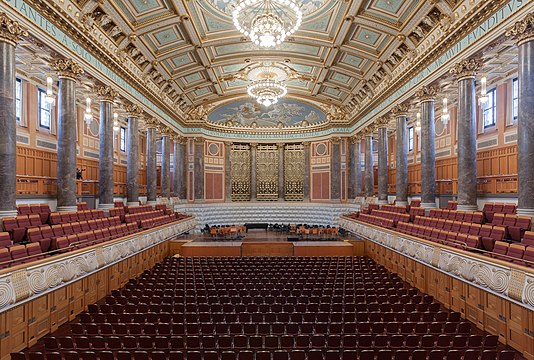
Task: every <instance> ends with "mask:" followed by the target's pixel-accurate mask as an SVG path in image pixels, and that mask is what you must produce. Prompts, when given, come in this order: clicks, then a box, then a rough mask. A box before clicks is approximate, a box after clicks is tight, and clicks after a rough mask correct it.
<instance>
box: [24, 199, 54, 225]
mask: <svg viewBox="0 0 534 360" xmlns="http://www.w3.org/2000/svg"><path fill="white" fill-rule="evenodd" d="M17 215H39V217H40V218H41V222H42V223H43V224H45V223H46V222H47V221H48V216H49V215H50V206H48V204H20V205H17Z"/></svg>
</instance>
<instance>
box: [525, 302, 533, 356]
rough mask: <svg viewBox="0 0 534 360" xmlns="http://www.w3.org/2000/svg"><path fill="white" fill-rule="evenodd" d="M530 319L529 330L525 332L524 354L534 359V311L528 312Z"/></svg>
mask: <svg viewBox="0 0 534 360" xmlns="http://www.w3.org/2000/svg"><path fill="white" fill-rule="evenodd" d="M527 315H528V318H529V321H528V331H527V332H526V333H525V338H526V346H525V351H524V352H523V355H524V356H525V357H526V358H527V359H534V311H528V312H527Z"/></svg>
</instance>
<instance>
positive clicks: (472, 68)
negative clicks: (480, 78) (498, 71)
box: [449, 59, 483, 81]
mask: <svg viewBox="0 0 534 360" xmlns="http://www.w3.org/2000/svg"><path fill="white" fill-rule="evenodd" d="M482 65H483V64H482V61H481V60H479V59H465V60H462V61H460V62H459V63H457V64H455V65H454V66H453V67H452V68H451V69H450V70H449V73H451V74H453V75H454V76H456V79H457V80H458V81H460V80H462V79H465V78H474V77H475V76H476V74H477V71H478V70H479V69H480V68H481V67H482Z"/></svg>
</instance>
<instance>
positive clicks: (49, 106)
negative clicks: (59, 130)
mask: <svg viewBox="0 0 534 360" xmlns="http://www.w3.org/2000/svg"><path fill="white" fill-rule="evenodd" d="M44 96H46V91H45V90H43V89H40V88H38V89H37V108H38V112H37V121H38V123H39V127H40V128H42V129H46V130H50V127H51V126H52V104H48V103H47V102H46V101H45V107H42V104H41V102H42V100H43V97H44ZM43 111H46V112H47V113H48V126H47V125H44V124H43V119H42V115H43Z"/></svg>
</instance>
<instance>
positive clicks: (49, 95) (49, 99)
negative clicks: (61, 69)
mask: <svg viewBox="0 0 534 360" xmlns="http://www.w3.org/2000/svg"><path fill="white" fill-rule="evenodd" d="M52 82H53V80H52V78H51V77H50V76H48V77H47V78H46V96H45V101H46V103H47V104H50V105H53V104H54V102H55V101H56V99H55V97H54V90H53V89H52Z"/></svg>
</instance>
